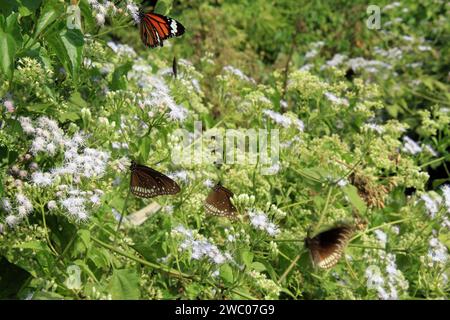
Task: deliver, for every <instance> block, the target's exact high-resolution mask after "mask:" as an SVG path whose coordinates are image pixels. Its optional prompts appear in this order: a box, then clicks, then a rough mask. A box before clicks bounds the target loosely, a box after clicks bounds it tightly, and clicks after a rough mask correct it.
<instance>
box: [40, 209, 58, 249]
mask: <svg viewBox="0 0 450 320" xmlns="http://www.w3.org/2000/svg"><path fill="white" fill-rule="evenodd" d="M40 208H41V214H42V223H43V225H44V231H45V238H46V239H47V244H48V246H49V247H50V249H51V250H52V251H53V253H54V254H55V255H57V256H58V255H59V254H58V251H56V249H55V247H53V245H52V242H51V241H50V236H49V234H48V228H47V222H46V221H45V211H44V206H43V205H41V206H40Z"/></svg>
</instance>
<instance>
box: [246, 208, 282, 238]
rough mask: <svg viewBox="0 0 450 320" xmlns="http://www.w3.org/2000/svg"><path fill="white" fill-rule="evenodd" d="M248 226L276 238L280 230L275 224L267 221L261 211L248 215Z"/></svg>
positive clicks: (251, 212)
mask: <svg viewBox="0 0 450 320" xmlns="http://www.w3.org/2000/svg"><path fill="white" fill-rule="evenodd" d="M248 216H249V218H250V224H251V225H252V226H253V228H255V229H257V230H263V231H265V232H267V233H268V234H269V235H270V236H272V237H274V236H276V235H277V234H278V233H279V232H280V230H279V228H278V226H277V225H276V224H274V223H273V222H270V221H269V218H268V217H267V215H266V214H265V213H264V212H262V211H250V212H249V213H248Z"/></svg>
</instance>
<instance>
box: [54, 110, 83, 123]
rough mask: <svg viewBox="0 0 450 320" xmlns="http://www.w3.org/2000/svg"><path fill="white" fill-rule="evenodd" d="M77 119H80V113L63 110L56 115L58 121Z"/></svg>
mask: <svg viewBox="0 0 450 320" xmlns="http://www.w3.org/2000/svg"><path fill="white" fill-rule="evenodd" d="M78 119H80V115H79V114H78V113H76V112H64V113H61V114H59V116H58V120H59V122H63V123H64V122H66V121H72V122H74V121H77V120H78Z"/></svg>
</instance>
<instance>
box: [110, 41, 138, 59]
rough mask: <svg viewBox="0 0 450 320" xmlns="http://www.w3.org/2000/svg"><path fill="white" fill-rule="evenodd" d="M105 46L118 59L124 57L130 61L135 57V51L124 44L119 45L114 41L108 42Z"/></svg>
mask: <svg viewBox="0 0 450 320" xmlns="http://www.w3.org/2000/svg"><path fill="white" fill-rule="evenodd" d="M107 45H108V47H110V48H111V50H112V51H114V53H115V54H117V55H118V56H119V57H126V58H130V59H132V58H135V57H136V56H137V55H136V51H134V49H133V48H132V47H130V46H128V45H126V44H121V43H117V42H114V41H108V43H107Z"/></svg>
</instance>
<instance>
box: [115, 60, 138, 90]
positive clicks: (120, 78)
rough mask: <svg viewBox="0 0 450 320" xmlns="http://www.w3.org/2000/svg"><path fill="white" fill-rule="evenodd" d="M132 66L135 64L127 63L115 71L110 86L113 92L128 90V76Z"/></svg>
mask: <svg viewBox="0 0 450 320" xmlns="http://www.w3.org/2000/svg"><path fill="white" fill-rule="evenodd" d="M132 66H133V64H132V63H131V62H127V63H126V64H124V65H122V66H120V67H118V68H116V69H115V70H114V73H113V75H112V80H111V86H110V87H111V90H125V89H126V88H127V79H126V76H127V74H128V71H130V70H131V67H132Z"/></svg>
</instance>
